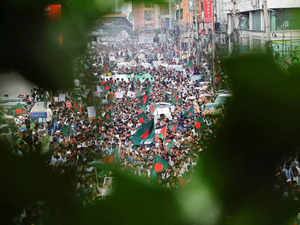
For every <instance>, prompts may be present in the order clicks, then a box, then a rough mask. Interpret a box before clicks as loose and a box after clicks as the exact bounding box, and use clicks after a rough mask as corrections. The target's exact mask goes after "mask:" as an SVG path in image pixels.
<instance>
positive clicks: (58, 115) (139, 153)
mask: <svg viewBox="0 0 300 225" xmlns="http://www.w3.org/2000/svg"><path fill="white" fill-rule="evenodd" d="M180 51H181V50H180V49H178V48H177V45H176V43H175V42H174V43H172V42H168V43H165V42H162V43H159V42H158V43H152V44H136V43H135V42H131V41H130V40H128V41H127V42H123V43H121V42H120V43H113V44H108V45H106V46H104V45H101V44H99V43H97V42H93V43H91V44H90V46H89V49H88V54H87V55H85V56H83V57H81V58H79V59H78V60H76V65H75V71H74V73H75V77H76V82H75V83H76V84H75V88H74V89H73V90H70V91H67V92H62V91H56V92H51V91H46V90H41V89H39V88H35V89H33V90H32V94H31V95H28V96H25V98H24V101H25V102H26V103H27V106H26V107H25V108H24V110H23V111H22V113H20V114H19V115H17V117H16V125H17V128H18V129H17V132H16V134H15V139H16V143H17V148H16V149H17V151H16V153H17V154H18V155H24V154H26V153H27V152H30V151H40V152H41V153H43V154H48V155H49V165H50V166H52V167H53V168H55V169H57V170H58V171H64V168H67V167H75V168H76V170H77V174H78V176H77V177H76V178H74V179H76V185H77V188H78V190H79V192H78V193H79V194H80V196H82V197H83V199H84V201H85V202H88V201H90V200H93V199H97V198H99V197H100V198H101V197H103V196H104V195H106V193H107V192H108V191H109V188H110V187H111V179H108V178H111V177H113V174H112V171H111V170H110V169H107V168H106V166H105V165H106V164H111V163H118V164H119V165H120V167H121V168H124V169H125V168H126V169H127V170H128V171H129V172H131V173H133V174H135V175H139V176H144V177H146V178H148V179H149V182H158V183H159V184H161V185H163V186H164V187H167V188H178V187H180V186H183V185H184V184H185V183H186V182H188V181H189V178H188V177H189V175H190V173H191V171H192V168H193V167H194V166H195V165H196V162H197V158H198V157H199V153H200V152H201V151H203V150H205V147H206V141H207V140H210V139H211V138H213V137H214V136H215V129H216V128H217V121H218V118H219V117H216V116H214V115H211V114H205V112H204V107H203V106H204V104H206V103H208V102H210V101H212V100H213V99H214V97H215V95H216V91H217V90H216V82H215V80H213V79H212V69H211V65H210V63H209V60H208V58H207V57H203V58H202V59H201V64H200V65H198V66H196V65H194V64H193V60H194V58H193V56H191V57H187V56H186V55H185V53H184V52H180ZM157 61H160V62H162V65H158V66H157V65H156V66H154V62H157ZM119 62H134V63H135V66H123V67H120V66H117V65H118V63H119ZM166 64H167V65H177V66H178V65H181V66H182V67H183V70H177V69H176V66H175V67H166V66H163V65H166ZM142 65H151V66H142ZM196 73H198V74H199V73H200V74H202V75H203V77H202V79H201V80H198V81H193V79H192V77H193V75H194V74H196ZM114 74H129V76H128V77H129V79H128V80H126V79H114ZM137 74H150V75H151V77H152V78H151V79H144V80H142V79H135V75H137ZM201 82H205V85H203V84H202V83H201ZM118 93H121V97H117V94H118ZM145 95H147V96H146V97H147V101H145V102H142V101H141V100H140V99H141V98H143V97H144V98H145ZM40 101H41V102H45V105H46V107H47V108H48V109H50V111H51V116H49V115H48V116H47V118H45V119H42V120H41V119H34V120H33V119H31V118H30V112H31V109H32V107H33V106H34V105H35V104H36V103H37V102H40ZM162 102H164V103H169V104H170V105H171V106H172V110H171V118H170V117H167V116H166V115H160V116H159V117H158V118H157V119H156V121H155V124H154V130H155V131H156V135H155V136H154V138H153V139H152V140H151V141H150V143H141V144H136V143H134V142H133V141H132V137H133V136H134V135H135V133H136V132H137V130H139V129H140V128H141V127H142V126H143V124H144V123H146V121H152V120H153V118H154V116H155V115H154V111H155V107H156V105H157V104H159V103H162ZM91 107H94V109H95V115H92V114H93V113H91V112H90V111H89V109H90V108H91ZM141 114H142V115H143V121H141V120H140V118H141ZM196 122H198V124H196ZM162 130H163V132H162ZM157 131H158V132H157ZM195 143H196V144H195ZM155 158H159V159H161V160H163V161H164V162H167V166H166V168H164V169H163V170H162V171H156V169H155V168H154V161H155Z"/></svg>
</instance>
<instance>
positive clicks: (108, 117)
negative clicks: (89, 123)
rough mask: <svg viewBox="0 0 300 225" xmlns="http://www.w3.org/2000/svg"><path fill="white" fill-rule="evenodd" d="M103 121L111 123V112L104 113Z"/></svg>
mask: <svg viewBox="0 0 300 225" xmlns="http://www.w3.org/2000/svg"><path fill="white" fill-rule="evenodd" d="M104 119H105V120H106V121H107V122H110V121H111V111H110V110H109V111H108V112H106V113H105V115H104Z"/></svg>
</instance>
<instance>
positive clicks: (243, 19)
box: [240, 13, 249, 30]
mask: <svg viewBox="0 0 300 225" xmlns="http://www.w3.org/2000/svg"><path fill="white" fill-rule="evenodd" d="M240 29H241V30H249V13H241V14H240Z"/></svg>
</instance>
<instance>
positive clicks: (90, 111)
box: [87, 106, 96, 120]
mask: <svg viewBox="0 0 300 225" xmlns="http://www.w3.org/2000/svg"><path fill="white" fill-rule="evenodd" d="M87 111H88V118H89V120H93V119H96V109H95V107H94V106H89V107H87Z"/></svg>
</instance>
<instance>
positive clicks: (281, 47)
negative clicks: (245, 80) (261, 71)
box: [222, 0, 300, 56]
mask: <svg viewBox="0 0 300 225" xmlns="http://www.w3.org/2000/svg"><path fill="white" fill-rule="evenodd" d="M223 3H224V5H223V8H224V10H223V12H224V13H225V14H226V17H227V33H228V35H231V36H232V34H233V33H236V34H237V36H238V41H239V44H240V46H241V50H248V49H252V48H257V47H262V46H264V45H265V44H266V42H268V41H271V42H270V43H271V46H272V47H273V49H274V51H275V52H277V53H278V54H279V55H282V56H284V55H287V54H290V52H293V51H298V52H299V54H300V49H298V48H297V46H300V33H299V19H298V20H297V19H296V17H297V16H298V18H299V13H300V1H298V0H223ZM222 16H223V15H222ZM297 23H298V24H297Z"/></svg>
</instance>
